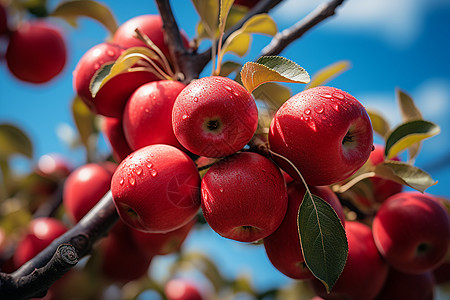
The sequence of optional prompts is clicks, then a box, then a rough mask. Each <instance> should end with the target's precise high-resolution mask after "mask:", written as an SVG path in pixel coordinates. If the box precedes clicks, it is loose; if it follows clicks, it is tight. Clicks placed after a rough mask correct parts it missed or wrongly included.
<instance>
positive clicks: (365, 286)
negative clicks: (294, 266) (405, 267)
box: [311, 221, 389, 300]
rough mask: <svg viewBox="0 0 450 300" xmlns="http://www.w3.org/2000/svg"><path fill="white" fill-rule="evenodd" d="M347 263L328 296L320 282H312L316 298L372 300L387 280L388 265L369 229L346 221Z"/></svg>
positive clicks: (357, 223) (360, 224)
mask: <svg viewBox="0 0 450 300" xmlns="http://www.w3.org/2000/svg"><path fill="white" fill-rule="evenodd" d="M345 231H346V233H347V240H348V257H347V263H346V265H345V267H344V270H343V271H342V274H341V276H340V277H339V279H338V280H337V282H336V284H335V285H334V287H333V288H332V290H331V293H330V294H327V293H326V291H325V288H324V286H323V284H322V283H321V282H320V281H319V280H313V281H311V283H312V286H313V288H314V290H315V291H316V293H317V294H318V296H320V297H322V298H324V299H352V300H372V299H375V297H376V296H377V295H378V293H379V292H380V291H381V289H382V288H383V285H384V283H385V281H386V278H387V275H388V271H389V266H388V265H387V263H386V262H385V261H384V260H383V258H382V257H381V255H380V253H379V252H378V250H377V247H376V245H375V242H374V240H373V237H372V231H371V229H370V227H369V226H367V225H365V224H363V223H359V222H355V221H347V222H346V223H345Z"/></svg>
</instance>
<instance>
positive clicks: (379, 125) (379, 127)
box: [367, 109, 390, 138]
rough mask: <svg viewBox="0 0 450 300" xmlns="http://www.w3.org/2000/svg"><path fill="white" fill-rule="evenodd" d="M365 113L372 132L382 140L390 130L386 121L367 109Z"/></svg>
mask: <svg viewBox="0 0 450 300" xmlns="http://www.w3.org/2000/svg"><path fill="white" fill-rule="evenodd" d="M367 113H368V114H369V117H370V121H371V123H372V128H373V131H374V132H375V133H377V134H379V135H380V136H381V137H383V138H384V137H385V136H386V134H387V133H388V132H389V129H390V126H389V123H388V121H387V120H386V119H385V118H384V117H383V116H382V115H381V114H380V113H378V112H376V111H374V110H370V109H367Z"/></svg>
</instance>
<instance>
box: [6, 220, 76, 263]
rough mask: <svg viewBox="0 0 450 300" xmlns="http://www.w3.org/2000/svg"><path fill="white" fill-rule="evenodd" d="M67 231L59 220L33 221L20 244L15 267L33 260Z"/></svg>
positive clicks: (15, 254)
mask: <svg viewBox="0 0 450 300" xmlns="http://www.w3.org/2000/svg"><path fill="white" fill-rule="evenodd" d="M66 231H67V227H66V226H65V225H64V223H62V222H61V221H60V220H58V219H54V218H46V217H43V218H37V219H34V220H32V221H31V222H30V224H29V226H28V232H27V234H26V236H25V237H24V238H23V239H22V240H21V241H20V242H19V244H18V246H17V249H16V252H15V253H14V257H13V260H14V265H15V267H16V268H18V267H20V266H21V265H23V264H24V263H26V262H27V261H29V260H30V259H32V258H33V257H34V256H35V255H36V254H38V253H39V252H41V251H42V250H44V248H46V247H47V246H48V245H50V244H51V243H52V242H53V240H54V239H56V238H57V237H59V236H60V235H62V234H63V233H65V232H66Z"/></svg>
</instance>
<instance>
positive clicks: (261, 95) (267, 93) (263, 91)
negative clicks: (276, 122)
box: [252, 82, 291, 109]
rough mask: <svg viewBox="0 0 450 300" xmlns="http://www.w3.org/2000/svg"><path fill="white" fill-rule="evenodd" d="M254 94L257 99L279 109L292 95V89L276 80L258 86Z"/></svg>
mask: <svg viewBox="0 0 450 300" xmlns="http://www.w3.org/2000/svg"><path fill="white" fill-rule="evenodd" d="M252 94H253V97H254V98H255V100H262V101H264V102H265V103H267V104H269V106H270V107H271V108H272V109H278V108H279V107H280V106H281V105H283V103H284V102H286V100H288V99H289V98H290V97H291V90H290V89H289V88H288V87H286V86H284V85H281V84H279V83H276V82H266V83H264V84H262V85H260V86H258V87H257V88H256V89H255V90H254V91H253V92H252Z"/></svg>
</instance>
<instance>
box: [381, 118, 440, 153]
mask: <svg viewBox="0 0 450 300" xmlns="http://www.w3.org/2000/svg"><path fill="white" fill-rule="evenodd" d="M440 131H441V129H440V127H439V126H438V125H436V124H434V123H432V122H429V121H424V120H415V121H410V122H407V123H403V124H401V125H400V126H398V127H397V128H395V129H394V130H393V131H392V132H391V133H390V134H389V136H388V137H387V139H386V147H385V155H386V157H387V158H388V159H391V158H393V157H394V156H396V155H397V154H398V153H399V152H401V151H403V150H405V149H407V148H408V147H410V146H411V145H413V144H415V143H417V142H420V141H422V140H424V139H427V138H430V137H432V136H435V135H437V134H439V132H440Z"/></svg>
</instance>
